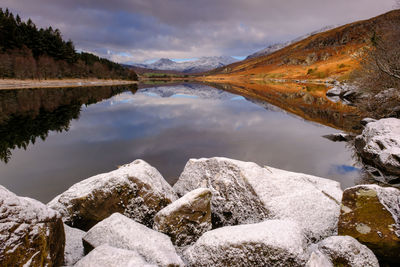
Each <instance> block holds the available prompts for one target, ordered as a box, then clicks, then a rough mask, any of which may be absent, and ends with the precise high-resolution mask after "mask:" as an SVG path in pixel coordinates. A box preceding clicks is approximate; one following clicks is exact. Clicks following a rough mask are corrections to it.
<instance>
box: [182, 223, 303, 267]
mask: <svg viewBox="0 0 400 267" xmlns="http://www.w3.org/2000/svg"><path fill="white" fill-rule="evenodd" d="M305 246H306V240H305V238H304V235H303V233H302V229H301V228H300V227H299V226H298V225H297V224H296V223H295V222H292V221H285V220H271V221H265V222H262V223H257V224H247V225H237V226H226V227H222V228H218V229H215V230H212V231H209V232H206V233H205V234H203V235H202V236H201V237H200V238H199V239H198V240H197V241H196V243H194V244H193V245H192V246H190V247H189V248H188V249H186V250H185V251H184V252H183V256H184V258H185V259H186V261H187V263H188V265H189V266H196V267H197V266H214V267H219V266H221V267H222V266H287V267H290V266H304V264H305V262H306V256H305V255H306V253H305Z"/></svg>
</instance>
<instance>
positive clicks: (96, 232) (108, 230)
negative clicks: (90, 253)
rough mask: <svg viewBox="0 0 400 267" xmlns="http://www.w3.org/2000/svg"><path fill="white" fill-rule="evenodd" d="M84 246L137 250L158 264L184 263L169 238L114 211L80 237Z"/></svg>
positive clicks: (177, 264) (181, 264)
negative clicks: (108, 246) (107, 246)
mask: <svg viewBox="0 0 400 267" xmlns="http://www.w3.org/2000/svg"><path fill="white" fill-rule="evenodd" d="M83 240H84V245H85V248H86V250H90V249H92V248H96V247H98V246H100V245H103V244H108V245H110V246H113V247H116V248H121V249H128V250H134V251H137V252H138V253H139V254H140V255H141V256H143V257H144V258H145V259H146V261H148V262H150V263H153V264H157V265H160V266H183V262H182V260H181V259H180V257H179V256H178V255H177V254H176V251H175V248H174V246H173V245H172V243H171V240H170V238H169V237H168V236H167V235H165V234H162V233H159V232H157V231H154V230H152V229H149V228H147V227H146V226H144V225H142V224H139V223H137V222H135V221H134V220H131V219H129V218H128V217H126V216H124V215H122V214H119V213H114V214H112V215H111V216H110V217H108V218H107V219H105V220H103V221H101V222H99V223H98V224H96V225H95V226H93V227H92V228H91V229H90V230H89V231H88V232H87V233H86V235H85V236H84V237H83Z"/></svg>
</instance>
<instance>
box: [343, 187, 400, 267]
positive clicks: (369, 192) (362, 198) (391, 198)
mask: <svg viewBox="0 0 400 267" xmlns="http://www.w3.org/2000/svg"><path fill="white" fill-rule="evenodd" d="M338 232H339V234H340V235H349V236H352V237H354V238H356V239H357V240H358V241H359V242H361V243H362V244H364V245H366V246H368V247H369V248H370V249H371V250H372V251H373V252H374V253H375V255H376V256H377V257H378V258H379V259H382V260H383V261H385V262H393V263H394V262H400V253H399V252H400V190H398V189H396V188H390V187H388V188H385V187H380V186H378V185H359V186H355V187H351V188H348V189H346V190H345V191H344V193H343V200H342V208H341V214H340V218H339V229H338Z"/></svg>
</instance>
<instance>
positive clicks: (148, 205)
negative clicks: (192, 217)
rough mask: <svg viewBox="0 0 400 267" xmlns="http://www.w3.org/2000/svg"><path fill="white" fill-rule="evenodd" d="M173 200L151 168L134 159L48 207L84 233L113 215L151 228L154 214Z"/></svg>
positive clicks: (73, 188)
mask: <svg viewBox="0 0 400 267" xmlns="http://www.w3.org/2000/svg"><path fill="white" fill-rule="evenodd" d="M176 199H177V196H176V194H175V192H174V191H173V190H172V188H171V186H170V185H169V184H168V183H167V182H166V181H165V180H164V178H163V177H162V176H161V174H160V173H159V172H158V171H157V170H156V169H155V168H154V167H152V166H150V165H149V164H147V163H146V162H144V161H143V160H135V161H134V162H132V163H130V164H126V165H123V166H121V167H120V168H119V169H117V170H115V171H112V172H109V173H103V174H99V175H96V176H93V177H91V178H88V179H86V180H83V181H81V182H79V183H77V184H75V185H73V186H71V187H70V188H69V189H68V190H67V191H65V192H64V193H62V194H61V195H59V196H57V197H56V198H54V199H53V200H52V201H51V202H50V203H48V204H47V205H48V206H49V207H50V208H52V209H55V210H57V211H59V212H60V213H61V215H62V216H63V220H64V222H65V223H66V224H68V225H70V226H72V227H76V228H79V229H82V230H85V231H86V230H88V229H90V228H91V227H92V226H93V225H95V224H96V223H98V222H99V221H101V220H103V219H105V218H107V217H108V216H110V215H111V214H113V213H114V212H120V213H123V214H125V215H126V216H128V217H130V218H132V219H134V220H136V221H138V222H140V223H142V224H145V225H147V226H149V227H151V226H152V225H153V217H154V215H155V214H156V213H157V212H158V211H160V210H161V209H162V208H164V207H165V206H167V205H168V204H169V203H171V202H172V201H174V200H176Z"/></svg>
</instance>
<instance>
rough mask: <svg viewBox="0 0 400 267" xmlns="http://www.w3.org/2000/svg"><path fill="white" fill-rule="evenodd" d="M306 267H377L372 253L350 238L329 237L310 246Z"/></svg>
mask: <svg viewBox="0 0 400 267" xmlns="http://www.w3.org/2000/svg"><path fill="white" fill-rule="evenodd" d="M310 250H311V251H312V253H311V257H310V259H309V260H308V262H307V265H306V267H325V266H326V267H328V266H332V267H333V266H349V267H379V263H378V260H377V258H376V257H375V255H374V253H373V252H372V251H371V250H370V249H369V248H368V247H366V246H364V245H362V244H360V243H359V242H358V241H357V240H356V239H354V238H353V237H350V236H331V237H328V238H326V239H324V240H322V241H320V242H319V243H317V244H315V245H312V246H311V248H310Z"/></svg>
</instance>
